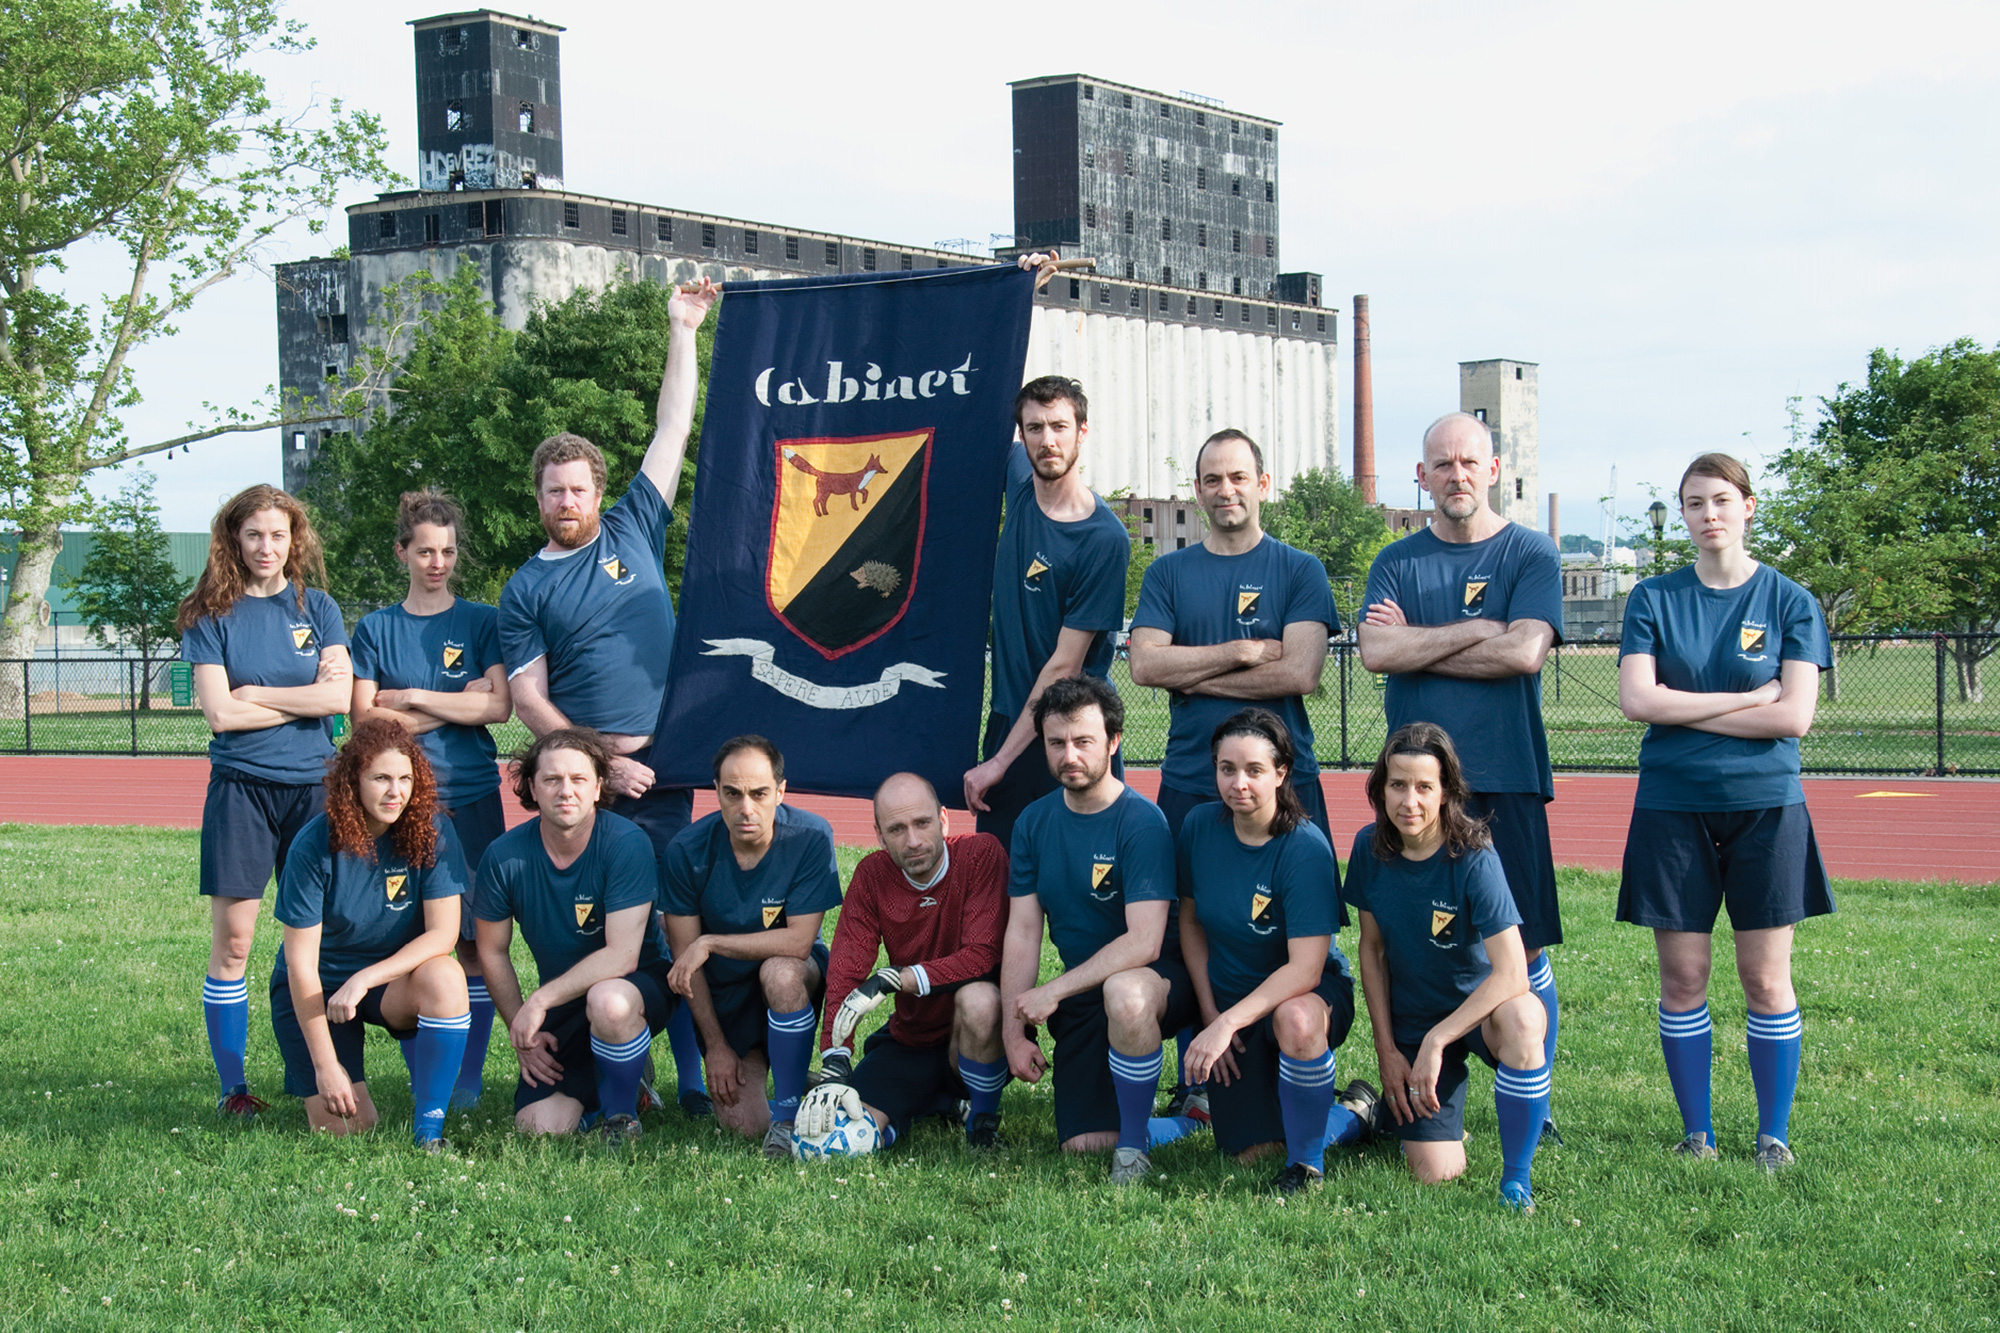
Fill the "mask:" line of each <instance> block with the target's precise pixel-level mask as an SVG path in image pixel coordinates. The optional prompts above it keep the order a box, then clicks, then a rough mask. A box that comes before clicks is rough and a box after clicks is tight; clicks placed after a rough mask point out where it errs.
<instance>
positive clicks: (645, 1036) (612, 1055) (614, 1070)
mask: <svg viewBox="0 0 2000 1333" xmlns="http://www.w3.org/2000/svg"><path fill="white" fill-rule="evenodd" d="M652 1049H653V1034H652V1033H651V1032H648V1031H647V1030H646V1029H645V1028H643V1027H641V1028H640V1029H639V1035H638V1036H636V1037H634V1038H632V1039H631V1040H630V1041H606V1040H605V1039H604V1038H602V1037H600V1036H598V1035H597V1034H596V1033H595V1032H593V1033H591V1034H590V1054H591V1055H592V1057H593V1058H595V1059H596V1061H597V1109H598V1110H600V1111H602V1112H603V1113H604V1114H605V1115H607V1116H613V1115H637V1114H639V1075H640V1074H642V1073H644V1072H645V1069H646V1053H647V1052H648V1051H650V1050H652Z"/></svg>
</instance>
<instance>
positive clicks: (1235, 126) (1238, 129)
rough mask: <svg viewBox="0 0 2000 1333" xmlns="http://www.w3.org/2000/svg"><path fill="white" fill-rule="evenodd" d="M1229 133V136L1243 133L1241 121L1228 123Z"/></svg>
mask: <svg viewBox="0 0 2000 1333" xmlns="http://www.w3.org/2000/svg"><path fill="white" fill-rule="evenodd" d="M1229 132H1230V133H1231V134H1241V133H1242V132H1243V123H1242V122H1241V121H1236V120H1232V121H1230V122H1229Z"/></svg>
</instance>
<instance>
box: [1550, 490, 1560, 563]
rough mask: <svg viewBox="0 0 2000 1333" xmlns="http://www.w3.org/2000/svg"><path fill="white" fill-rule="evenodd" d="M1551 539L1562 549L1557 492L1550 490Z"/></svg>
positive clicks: (1558, 548)
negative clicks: (1557, 514) (1557, 512)
mask: <svg viewBox="0 0 2000 1333" xmlns="http://www.w3.org/2000/svg"><path fill="white" fill-rule="evenodd" d="M1549 540H1550V541H1552V542H1554V543H1555V544H1556V549H1557V550H1559V551H1560V550H1561V549H1562V544H1563V534H1562V523H1561V522H1560V521H1559V520H1558V519H1557V517H1556V493H1555V492H1554V491H1550V492H1549Z"/></svg>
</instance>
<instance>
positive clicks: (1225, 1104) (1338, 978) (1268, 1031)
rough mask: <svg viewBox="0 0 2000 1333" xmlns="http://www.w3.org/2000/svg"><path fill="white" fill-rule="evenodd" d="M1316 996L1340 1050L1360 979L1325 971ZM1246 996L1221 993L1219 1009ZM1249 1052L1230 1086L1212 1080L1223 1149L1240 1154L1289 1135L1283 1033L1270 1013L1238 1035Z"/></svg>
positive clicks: (1239, 1056)
mask: <svg viewBox="0 0 2000 1333" xmlns="http://www.w3.org/2000/svg"><path fill="white" fill-rule="evenodd" d="M1312 993H1313V994H1314V995H1317V996H1319V998H1320V999H1322V1000H1325V1001H1326V1009H1327V1014H1326V1044H1327V1046H1328V1047H1329V1048H1330V1049H1332V1050H1339V1049H1340V1043H1342V1042H1344V1041H1346V1040H1347V1033H1348V1030H1349V1029H1350V1028H1352V1027H1353V1026H1354V979H1353V978H1352V977H1349V976H1344V975H1342V974H1341V972H1340V970H1339V969H1338V968H1335V967H1331V966H1329V967H1325V968H1322V969H1321V971H1320V974H1319V985H1317V986H1315V987H1313V989H1312ZM1242 998H1243V997H1242V996H1240V995H1231V996H1225V995H1222V994H1219V993H1218V994H1217V995H1216V997H1215V1004H1216V1007H1217V1008H1218V1009H1227V1008H1229V1007H1230V1006H1231V1005H1233V1004H1235V1003H1236V1002H1237V1001H1239V1000H1241V999H1242ZM1237 1035H1238V1036H1240V1037H1241V1038H1242V1039H1243V1049H1242V1050H1241V1051H1238V1052H1237V1053H1236V1072H1237V1077H1235V1078H1233V1079H1231V1080H1230V1081H1229V1086H1228V1087H1224V1086H1223V1085H1222V1081H1221V1080H1220V1079H1219V1078H1217V1077H1216V1076H1215V1075H1214V1074H1213V1073H1211V1074H1210V1075H1209V1078H1208V1108H1209V1114H1210V1115H1211V1116H1213V1117H1214V1129H1215V1146H1216V1149H1217V1151H1219V1152H1223V1153H1227V1154H1229V1155H1230V1156H1232V1157H1233V1156H1235V1155H1236V1154H1237V1153H1240V1152H1242V1151H1243V1150H1244V1149H1245V1148H1254V1147H1256V1146H1257V1145H1258V1144H1260V1143H1277V1142H1279V1141H1280V1140H1282V1139H1283V1138H1284V1137H1285V1118H1284V1115H1283V1113H1282V1112H1281V1111H1280V1110H1279V1108H1278V1057H1279V1056H1280V1055H1281V1054H1283V1052H1282V1051H1281V1050H1280V1049H1279V1047H1278V1034H1277V1032H1276V1030H1275V1029H1274V1028H1273V1026H1272V1023H1271V1015H1269V1014H1266V1015H1264V1017H1263V1018H1261V1019H1259V1020H1258V1021H1257V1022H1255V1023H1252V1024H1251V1025H1250V1026H1249V1027H1247V1028H1245V1029H1243V1031H1242V1032H1240V1033H1238V1034H1237Z"/></svg>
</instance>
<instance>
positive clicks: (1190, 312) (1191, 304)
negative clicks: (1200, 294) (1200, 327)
mask: <svg viewBox="0 0 2000 1333" xmlns="http://www.w3.org/2000/svg"><path fill="white" fill-rule="evenodd" d="M1187 312H1188V318H1190V319H1192V318H1194V298H1193V297H1192V296H1190V297H1189V298H1188V303H1187Z"/></svg>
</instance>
